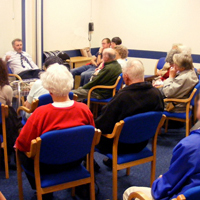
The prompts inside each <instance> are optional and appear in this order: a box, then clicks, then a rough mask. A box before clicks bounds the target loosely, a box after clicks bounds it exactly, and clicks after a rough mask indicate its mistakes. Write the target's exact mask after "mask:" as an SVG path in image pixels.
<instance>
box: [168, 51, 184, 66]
mask: <svg viewBox="0 0 200 200" xmlns="http://www.w3.org/2000/svg"><path fill="white" fill-rule="evenodd" d="M179 53H181V51H180V50H179V49H171V50H170V51H169V52H168V53H167V56H166V58H165V62H167V63H169V64H170V66H172V65H173V64H174V61H173V56H174V55H175V54H179Z"/></svg>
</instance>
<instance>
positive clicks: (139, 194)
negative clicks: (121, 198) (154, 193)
mask: <svg viewBox="0 0 200 200" xmlns="http://www.w3.org/2000/svg"><path fill="white" fill-rule="evenodd" d="M133 198H134V199H135V198H137V199H139V200H150V198H149V197H148V196H147V195H146V194H144V193H143V192H139V191H138V192H132V193H131V194H130V195H129V196H128V200H132V199H133Z"/></svg>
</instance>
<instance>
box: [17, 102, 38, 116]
mask: <svg viewBox="0 0 200 200" xmlns="http://www.w3.org/2000/svg"><path fill="white" fill-rule="evenodd" d="M38 103H39V99H35V100H33V102H32V104H31V108H30V109H28V108H27V107H25V106H20V107H19V108H18V109H17V114H18V115H20V111H21V110H24V111H25V112H27V113H32V112H33V111H34V110H35V109H36V108H37V107H38Z"/></svg>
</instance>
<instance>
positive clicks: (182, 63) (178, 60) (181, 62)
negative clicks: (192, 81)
mask: <svg viewBox="0 0 200 200" xmlns="http://www.w3.org/2000/svg"><path fill="white" fill-rule="evenodd" d="M173 61H174V63H175V64H176V65H178V66H179V67H181V68H184V69H185V70H189V69H193V60H192V56H191V55H189V54H186V53H179V54H175V55H174V56H173Z"/></svg>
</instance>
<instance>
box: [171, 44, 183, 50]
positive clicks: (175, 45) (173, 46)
mask: <svg viewBox="0 0 200 200" xmlns="http://www.w3.org/2000/svg"><path fill="white" fill-rule="evenodd" d="M181 45H182V44H181V43H174V44H172V49H178V47H179V46H181Z"/></svg>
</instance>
